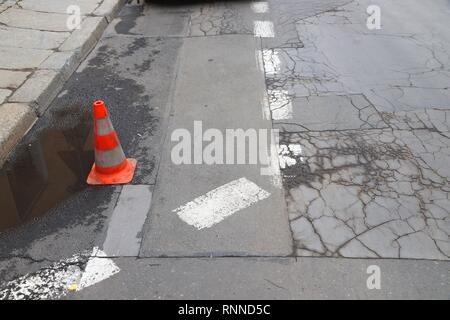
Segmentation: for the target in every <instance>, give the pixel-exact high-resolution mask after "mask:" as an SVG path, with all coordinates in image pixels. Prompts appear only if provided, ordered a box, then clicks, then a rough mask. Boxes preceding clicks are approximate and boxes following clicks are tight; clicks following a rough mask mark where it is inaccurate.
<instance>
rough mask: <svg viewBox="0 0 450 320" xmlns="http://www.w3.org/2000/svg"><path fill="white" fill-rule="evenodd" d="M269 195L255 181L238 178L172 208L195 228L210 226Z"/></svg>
mask: <svg viewBox="0 0 450 320" xmlns="http://www.w3.org/2000/svg"><path fill="white" fill-rule="evenodd" d="M269 196H270V193H269V192H267V191H265V190H263V189H261V188H260V187H258V186H257V185H256V184H255V183H253V182H251V181H249V180H247V179H246V178H240V179H238V180H234V181H231V182H229V183H227V184H225V185H223V186H221V187H219V188H216V189H214V190H211V191H209V192H208V193H206V194H205V195H203V196H200V197H198V198H196V199H194V200H193V201H190V202H188V203H186V204H185V205H183V206H181V207H179V208H177V209H175V210H173V212H175V213H176V214H178V216H179V217H180V219H181V220H183V221H184V222H186V223H187V224H189V225H191V226H194V227H195V228H197V229H199V230H200V229H203V228H210V227H212V226H213V225H215V224H217V223H219V222H220V221H222V220H223V219H225V218H226V217H228V216H230V215H232V214H233V213H235V212H238V211H239V210H242V209H244V208H247V207H249V206H251V205H252V204H254V203H255V202H258V201H259V200H262V199H265V198H267V197H269Z"/></svg>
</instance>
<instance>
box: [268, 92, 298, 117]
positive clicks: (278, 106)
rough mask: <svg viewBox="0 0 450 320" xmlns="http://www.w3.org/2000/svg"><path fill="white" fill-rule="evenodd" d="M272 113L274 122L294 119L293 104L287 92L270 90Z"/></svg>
mask: <svg viewBox="0 0 450 320" xmlns="http://www.w3.org/2000/svg"><path fill="white" fill-rule="evenodd" d="M268 93H269V104H270V111H272V119H273V120H288V119H292V116H293V115H292V113H293V110H292V102H291V99H289V96H288V92H287V91H286V90H269V91H268Z"/></svg>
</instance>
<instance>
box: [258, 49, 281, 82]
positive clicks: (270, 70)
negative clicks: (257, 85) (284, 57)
mask: <svg viewBox="0 0 450 320" xmlns="http://www.w3.org/2000/svg"><path fill="white" fill-rule="evenodd" d="M262 59H263V64H264V70H265V74H266V75H267V76H274V75H276V74H277V73H279V72H280V70H281V61H280V57H279V55H278V51H277V50H275V49H264V50H262Z"/></svg>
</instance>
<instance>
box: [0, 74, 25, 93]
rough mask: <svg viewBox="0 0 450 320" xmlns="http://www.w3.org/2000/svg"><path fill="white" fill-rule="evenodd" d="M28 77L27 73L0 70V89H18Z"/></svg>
mask: <svg viewBox="0 0 450 320" xmlns="http://www.w3.org/2000/svg"><path fill="white" fill-rule="evenodd" d="M29 75H30V72H27V71H12V70H0V88H12V89H16V88H18V87H19V86H20V85H21V84H22V83H23V82H24V81H25V79H26V78H27V77H28V76H29Z"/></svg>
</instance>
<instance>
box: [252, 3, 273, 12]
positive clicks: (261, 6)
mask: <svg viewBox="0 0 450 320" xmlns="http://www.w3.org/2000/svg"><path fill="white" fill-rule="evenodd" d="M250 7H251V8H252V10H253V12H255V13H266V12H268V11H269V4H268V3H267V1H256V2H252V3H251V4H250Z"/></svg>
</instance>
